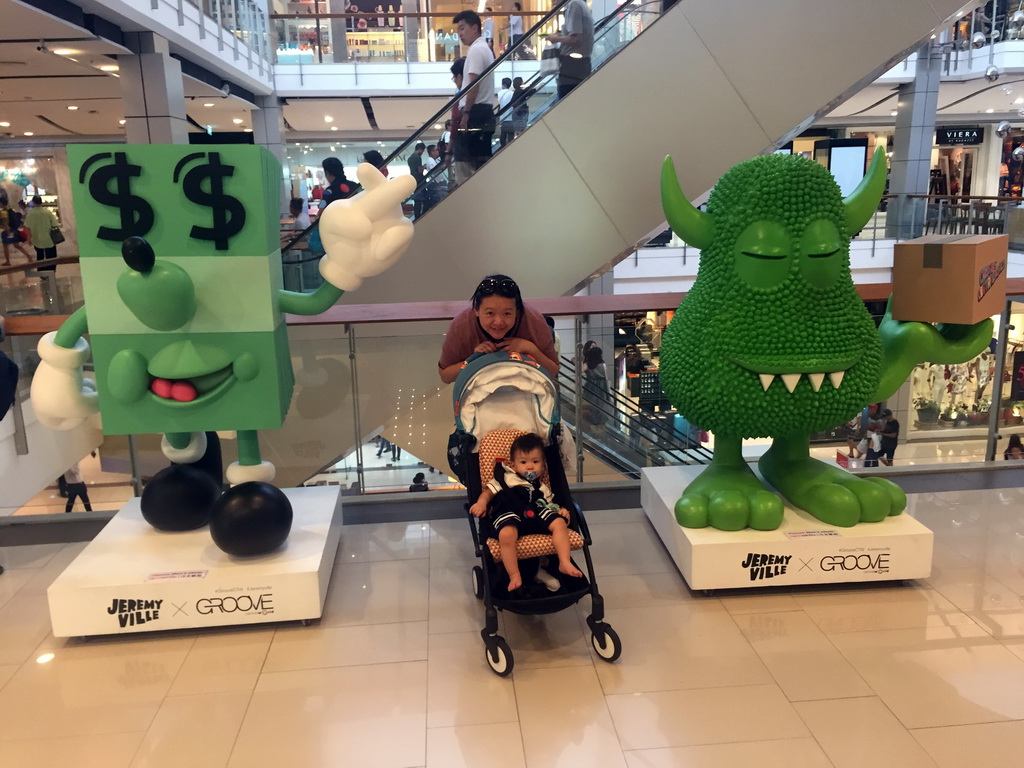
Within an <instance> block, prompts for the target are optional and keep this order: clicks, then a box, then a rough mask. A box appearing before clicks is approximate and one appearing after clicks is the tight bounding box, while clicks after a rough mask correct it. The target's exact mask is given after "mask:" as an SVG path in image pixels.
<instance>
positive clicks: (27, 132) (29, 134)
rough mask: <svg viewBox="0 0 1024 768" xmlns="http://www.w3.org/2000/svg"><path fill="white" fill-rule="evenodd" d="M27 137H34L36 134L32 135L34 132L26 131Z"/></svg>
mask: <svg viewBox="0 0 1024 768" xmlns="http://www.w3.org/2000/svg"><path fill="white" fill-rule="evenodd" d="M25 135H26V136H34V135H35V134H34V133H32V131H25Z"/></svg>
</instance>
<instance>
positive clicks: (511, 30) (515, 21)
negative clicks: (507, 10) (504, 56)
mask: <svg viewBox="0 0 1024 768" xmlns="http://www.w3.org/2000/svg"><path fill="white" fill-rule="evenodd" d="M512 10H513V13H512V15H511V16H509V17H508V49H509V50H510V51H511V50H512V49H513V48H515V47H516V46H517V45H519V41H520V40H522V39H523V17H522V16H520V15H519V14H520V13H522V11H523V4H522V3H518V2H517V3H512ZM513 58H516V59H518V58H519V54H515V55H514V56H513Z"/></svg>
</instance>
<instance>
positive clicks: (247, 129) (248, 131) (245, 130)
mask: <svg viewBox="0 0 1024 768" xmlns="http://www.w3.org/2000/svg"><path fill="white" fill-rule="evenodd" d="M242 133H252V128H243V129H242Z"/></svg>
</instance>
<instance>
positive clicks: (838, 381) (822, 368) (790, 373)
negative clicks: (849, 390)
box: [732, 357, 857, 394]
mask: <svg viewBox="0 0 1024 768" xmlns="http://www.w3.org/2000/svg"><path fill="white" fill-rule="evenodd" d="M732 362H733V363H735V364H736V365H738V366H739V367H740V368H743V369H745V370H747V371H750V372H751V373H754V374H757V378H758V379H759V380H760V381H761V388H762V389H764V391H765V392H767V391H768V388H769V387H770V386H771V385H772V383H773V382H774V381H775V379H779V380H780V381H781V382H782V386H784V387H785V388H786V390H787V391H788V392H789V393H791V394H792V393H793V392H794V391H795V390H796V387H797V384H799V383H800V379H801V377H803V376H806V377H807V381H808V383H809V384H810V385H811V389H812V390H814V391H815V392H817V391H818V390H820V389H821V387H822V385H823V384H824V383H825V379H826V378H827V379H828V381H829V384H830V385H831V386H832V388H833V389H839V387H840V386H841V385H842V383H843V377H844V376H845V375H846V372H847V371H848V370H850V368H852V367H853V365H854V364H855V363H856V362H857V358H856V357H850V358H848V359H832V360H828V361H825V360H821V361H816V362H813V363H811V364H810V365H808V366H806V367H804V366H799V367H801V368H804V370H802V371H794V370H793V368H794V367H796V366H785V365H779V364H773V363H769V362H755V361H752V360H737V359H735V358H734V359H733V360H732ZM787 368H789V370H786V369H787ZM815 368H817V370H814V369H815ZM776 386H778V385H776Z"/></svg>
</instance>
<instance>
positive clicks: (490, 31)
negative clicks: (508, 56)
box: [484, 5, 494, 53]
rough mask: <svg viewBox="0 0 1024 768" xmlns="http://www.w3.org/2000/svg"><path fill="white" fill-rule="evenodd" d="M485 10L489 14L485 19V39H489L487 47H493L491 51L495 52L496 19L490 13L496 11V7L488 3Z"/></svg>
mask: <svg viewBox="0 0 1024 768" xmlns="http://www.w3.org/2000/svg"><path fill="white" fill-rule="evenodd" d="M484 11H485V12H486V13H487V14H488V16H487V18H486V19H484V40H486V41H487V47H488V48H490V49H491V53H494V19H493V18H491V16H490V15H489V14H492V13H494V9H493V8H491V6H489V5H488V6H487V7H486V8H484Z"/></svg>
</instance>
